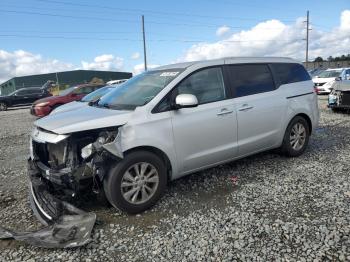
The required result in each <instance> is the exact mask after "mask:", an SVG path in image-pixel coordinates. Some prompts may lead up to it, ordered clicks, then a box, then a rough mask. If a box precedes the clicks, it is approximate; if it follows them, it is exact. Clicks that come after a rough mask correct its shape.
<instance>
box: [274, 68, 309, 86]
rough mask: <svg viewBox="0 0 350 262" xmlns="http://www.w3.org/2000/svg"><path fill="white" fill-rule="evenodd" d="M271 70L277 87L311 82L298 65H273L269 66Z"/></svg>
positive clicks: (305, 72) (303, 69)
mask: <svg viewBox="0 0 350 262" xmlns="http://www.w3.org/2000/svg"><path fill="white" fill-rule="evenodd" d="M271 68H272V70H273V72H274V75H275V77H276V80H277V82H278V83H279V86H280V85H285V84H291V83H296V82H302V81H309V80H311V77H310V75H309V74H308V72H307V71H306V70H305V68H304V67H303V66H302V65H300V64H287V63H274V64H271Z"/></svg>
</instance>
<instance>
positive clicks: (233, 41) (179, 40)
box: [0, 34, 284, 43]
mask: <svg viewBox="0 0 350 262" xmlns="http://www.w3.org/2000/svg"><path fill="white" fill-rule="evenodd" d="M0 37H16V38H39V39H63V40H101V41H130V42H142V41H143V40H142V39H131V38H99V37H66V36H42V35H20V34H0ZM148 41H150V42H183V43H200V42H210V41H208V40H203V39H197V40H186V39H149V40H148ZM217 42H219V43H247V42H276V43H277V42H280V43H282V42H284V41H281V40H275V39H251V40H221V41H217Z"/></svg>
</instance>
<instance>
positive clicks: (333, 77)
mask: <svg viewBox="0 0 350 262" xmlns="http://www.w3.org/2000/svg"><path fill="white" fill-rule="evenodd" d="M349 79H350V68H336V69H327V70H325V71H323V72H322V73H320V74H319V75H318V76H316V77H314V78H313V79H312V81H313V82H314V83H315V88H316V90H317V93H318V94H329V93H330V92H331V91H332V89H333V88H334V85H335V84H336V83H335V82H336V81H337V80H338V81H341V80H349Z"/></svg>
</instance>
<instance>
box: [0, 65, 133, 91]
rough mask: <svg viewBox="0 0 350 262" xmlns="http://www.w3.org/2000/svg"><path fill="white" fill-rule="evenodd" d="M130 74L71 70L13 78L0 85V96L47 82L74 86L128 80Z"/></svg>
mask: <svg viewBox="0 0 350 262" xmlns="http://www.w3.org/2000/svg"><path fill="white" fill-rule="evenodd" d="M131 77H132V73H128V72H112V71H94V70H73V71H65V72H57V73H49V74H40V75H30V76H20V77H14V78H12V79H10V80H8V81H6V82H4V83H2V84H1V85H0V95H7V94H9V93H11V92H13V91H15V90H17V89H20V88H26V87H41V86H43V85H44V84H45V83H46V82H47V81H53V82H55V83H56V82H58V83H59V85H60V86H75V85H78V84H84V83H88V82H90V81H91V80H92V79H93V78H99V79H102V80H103V81H104V82H108V81H110V80H118V79H129V78H131Z"/></svg>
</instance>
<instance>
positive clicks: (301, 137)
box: [289, 123, 307, 151]
mask: <svg viewBox="0 0 350 262" xmlns="http://www.w3.org/2000/svg"><path fill="white" fill-rule="evenodd" d="M306 135H307V134H306V129H305V127H304V125H303V124H301V123H296V124H295V125H294V126H293V128H292V130H291V132H290V138H289V141H290V145H291V146H292V148H293V149H294V150H296V151H299V150H301V149H302V148H303V146H304V144H305V141H306Z"/></svg>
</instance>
